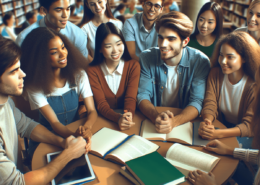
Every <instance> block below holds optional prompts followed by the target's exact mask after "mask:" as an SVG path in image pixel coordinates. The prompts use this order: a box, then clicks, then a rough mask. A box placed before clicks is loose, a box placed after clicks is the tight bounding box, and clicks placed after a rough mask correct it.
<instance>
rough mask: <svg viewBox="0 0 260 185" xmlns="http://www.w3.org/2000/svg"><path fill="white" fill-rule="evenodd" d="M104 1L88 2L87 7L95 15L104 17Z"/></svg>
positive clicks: (93, 0) (89, 0)
mask: <svg viewBox="0 0 260 185" xmlns="http://www.w3.org/2000/svg"><path fill="white" fill-rule="evenodd" d="M106 4H107V1H106V0H88V1H87V7H88V8H89V9H90V10H91V11H92V13H93V14H95V15H104V14H105V12H106Z"/></svg>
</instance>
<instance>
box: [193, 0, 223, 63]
mask: <svg viewBox="0 0 260 185" xmlns="http://www.w3.org/2000/svg"><path fill="white" fill-rule="evenodd" d="M194 27H195V31H194V33H193V34H192V35H191V36H190V42H189V44H188V46H190V47H193V48H196V49H198V50H200V51H202V52H203V53H205V54H206V55H207V56H208V57H209V58H210V57H211V55H212V53H213V50H214V47H215V44H216V43H217V40H218V38H219V37H220V36H221V35H222V32H223V13H222V10H221V6H220V5H219V4H218V3H215V2H208V3H205V4H204V5H203V6H202V8H201V9H200V11H199V14H198V17H197V20H196V26H194Z"/></svg>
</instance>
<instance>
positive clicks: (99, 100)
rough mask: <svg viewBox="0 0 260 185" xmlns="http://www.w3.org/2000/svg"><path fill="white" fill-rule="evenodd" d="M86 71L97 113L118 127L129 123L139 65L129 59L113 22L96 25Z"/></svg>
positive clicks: (131, 121) (123, 41)
mask: <svg viewBox="0 0 260 185" xmlns="http://www.w3.org/2000/svg"><path fill="white" fill-rule="evenodd" d="M87 73H88V75H89V81H90V84H91V87H92V91H93V94H94V99H95V102H96V106H97V110H98V111H99V113H100V114H102V115H103V116H104V117H105V118H107V119H109V120H111V121H113V122H115V123H118V125H119V128H120V129H121V130H126V129H129V128H130V127H132V126H133V125H134V122H133V116H134V113H135V108H136V96H137V89H138V83H139V78H140V65H139V63H138V62H137V61H136V60H131V57H130V55H129V53H128V50H127V48H126V44H125V40H124V37H123V35H122V33H121V31H120V30H119V29H118V28H117V27H116V26H115V25H114V24H113V23H110V22H108V23H102V24H101V25H100V26H99V27H98V29H97V37H96V50H95V56H94V60H93V62H92V63H91V64H90V67H89V68H88V70H87ZM114 109H121V110H124V113H123V111H121V113H118V112H117V111H115V110H114Z"/></svg>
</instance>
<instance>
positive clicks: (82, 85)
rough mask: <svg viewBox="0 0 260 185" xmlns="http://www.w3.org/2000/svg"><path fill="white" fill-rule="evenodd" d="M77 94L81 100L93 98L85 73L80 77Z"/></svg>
mask: <svg viewBox="0 0 260 185" xmlns="http://www.w3.org/2000/svg"><path fill="white" fill-rule="evenodd" d="M78 87H79V94H80V95H81V97H82V98H87V97H90V96H93V93H92V90H91V87H90V83H89V79H88V76H87V73H86V72H85V71H82V75H81V78H80V82H79V85H78Z"/></svg>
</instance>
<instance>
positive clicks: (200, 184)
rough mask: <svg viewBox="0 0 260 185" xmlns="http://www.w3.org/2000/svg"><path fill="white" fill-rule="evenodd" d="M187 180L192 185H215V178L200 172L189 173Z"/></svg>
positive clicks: (211, 174)
mask: <svg viewBox="0 0 260 185" xmlns="http://www.w3.org/2000/svg"><path fill="white" fill-rule="evenodd" d="M188 179H189V181H190V182H191V183H192V184H193V185H217V183H216V180H215V176H214V175H213V173H211V172H209V173H208V174H207V173H205V172H202V171H200V170H195V171H190V172H189V175H188Z"/></svg>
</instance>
